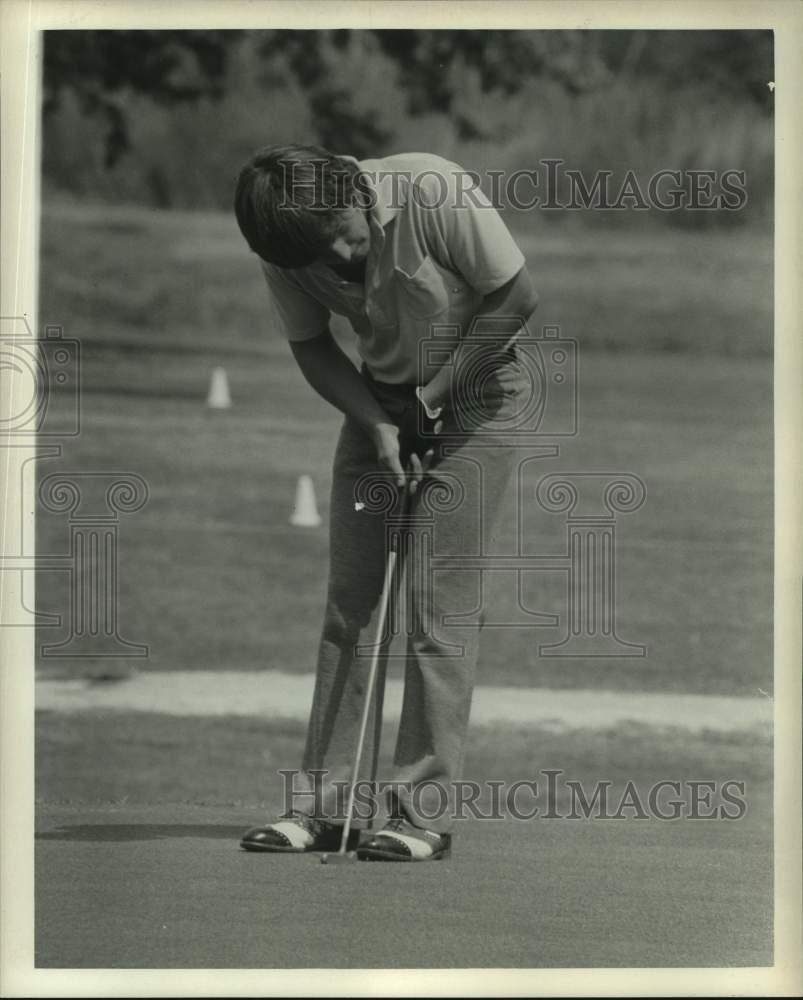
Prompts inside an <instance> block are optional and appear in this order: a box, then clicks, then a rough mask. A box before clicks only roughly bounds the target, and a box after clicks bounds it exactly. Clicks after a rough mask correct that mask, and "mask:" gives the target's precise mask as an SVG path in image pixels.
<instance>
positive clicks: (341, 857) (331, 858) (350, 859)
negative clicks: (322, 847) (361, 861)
mask: <svg viewBox="0 0 803 1000" xmlns="http://www.w3.org/2000/svg"><path fill="white" fill-rule="evenodd" d="M356 861H357V855H356V854H355V852H354V851H346V853H345V854H341V853H340V851H338V852H337V853H336V854H322V855H321V864H322V865H352V864H355V863H356Z"/></svg>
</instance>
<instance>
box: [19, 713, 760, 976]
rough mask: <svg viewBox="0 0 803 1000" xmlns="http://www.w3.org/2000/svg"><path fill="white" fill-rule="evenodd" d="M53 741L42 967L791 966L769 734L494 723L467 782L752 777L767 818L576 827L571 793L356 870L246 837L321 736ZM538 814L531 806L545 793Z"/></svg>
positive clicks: (615, 791)
mask: <svg viewBox="0 0 803 1000" xmlns="http://www.w3.org/2000/svg"><path fill="white" fill-rule="evenodd" d="M37 740H38V749H37V796H38V800H39V806H38V809H37V815H38V818H37V845H36V864H37V880H36V886H37V906H36V919H37V924H36V956H37V965H39V966H41V967H46V968H64V967H71V966H72V967H78V968H91V967H100V968H153V967H168V968H277V967H278V968H350V967H358V968H359V967H368V968H377V967H382V968H405V967H421V968H432V967H436V968H450V967H454V968H495V967H496V968H499V967H509V968H520V967H530V968H548V967H553V968H561V967H570V966H579V967H588V968H591V967H601V968H616V967H627V966H632V967H650V966H652V967H680V966H692V967H694V966H700V967H703V966H718V965H723V966H761V965H768V964H771V962H772V923H771V921H772V859H771V824H770V805H771V780H770V778H769V774H770V757H771V748H770V746H769V744H768V742H767V740H766V739H765V738H763V737H759V736H756V737H747V736H745V735H743V734H742V735H734V736H732V737H725V736H719V737H718V736H715V735H712V734H700V735H697V736H691V735H690V734H688V733H685V732H684V733H680V732H677V731H673V730H672V729H671V728H668V729H666V730H665V731H659V730H653V729H651V730H642V729H639V728H638V727H631V728H630V729H629V730H628V731H621V730H617V731H611V732H600V733H583V732H576V731H573V732H563V733H561V732H544V731H540V732H539V731H529V730H524V729H516V730H515V731H510V730H509V728H507V727H505V728H502V727H498V728H485V727H474V729H473V731H472V738H471V740H470V743H469V749H468V757H467V760H466V768H465V775H466V777H471V778H473V779H475V780H477V781H485V780H488V779H491V778H494V779H498V780H503V781H506V782H507V784H508V787H509V786H510V783H511V782H512V781H513V780H515V779H527V780H533V779H536V780H538V781H539V782H541V785H542V787H543V781H544V778H543V775H542V773H541V772H543V771H544V770H546V769H559V770H561V771H562V772H563V777H564V778H565V779H572V780H574V781H580V782H582V784H583V787H584V789H585V791H586V793H587V795H588V796H589V798H590V795H591V790H592V788H593V785H594V783H595V782H597V781H604V780H607V781H609V782H611V784H612V791H611V795H610V800H611V801H612V802H617V801H619V798H620V796H621V795H622V791H623V788H624V785H625V783H626V782H627V781H628V780H629V781H633V782H634V784H635V786H636V788H637V789H638V796H639V799H640V800H641V801H643V802H644V803H647V802H648V794H649V788H650V787H651V786H652V785H653V784H654V783H655V782H656V781H659V780H661V779H671V780H676V781H680V782H689V781H693V780H697V781H714V782H722V781H724V780H727V779H736V780H739V781H744V782H745V792H744V800H745V802H746V803H747V811H746V813H745V814H744V816H742V818H741V819H738V820H730V821H729V820H724V819H719V820H711V819H709V820H704V819H696V820H695V819H690V818H688V813H686V818H681V819H677V820H672V821H662V820H660V819H656V818H655V816H649V817H647V818H642V819H637V818H635V813H634V811H633V810H630V809H628V810H625V811H624V813H623V818H620V819H603V818H600V817H599V816H596V817H594V818H591V819H574V820H572V819H568V818H565V817H566V816H567V815H568V814H569V813H570V811H571V810H570V808H568V803H567V802H566V797H565V795H563V796H561V795H560V794H559V796H558V798H557V801H556V802H555V809H554V813H555V814H556V817H563V818H551V819H550V818H548V817H547V816H546V815H544V810H542V815H540V816H538V817H535V818H533V819H522V820H515V819H513V818H510V816H508V818H506V819H504V820H493V821H486V822H482V821H480V820H476V819H474V820H472V819H469V820H466V821H464V822H459V823H457V824H456V830H455V846H454V851H453V855H452V858H451V859H450V860H448V861H444V862H440V863H438V864H433V865H422V866H418V865H365V864H360V865H356V866H351V867H349V868H340V869H337V868H325V867H323V866H322V865H320V864H319V863H318V858H317V857H316V856H309V855H307V856H300V857H288V856H275V855H274V856H270V855H254V854H247V853H245V852H242V851H239V850H238V846H237V843H238V840H239V837H240V836H241V834H242V833H243V831H244V830H245V829H246V828H247V827H249V826H252V825H254V824H257V823H260V822H264V820H265V817H266V815H268V814H269V813H270V814H272V813H273V810H274V809H276V808H277V807H278V805H279V802H278V795H277V792H278V789H277V785H276V774H275V769H276V768H277V767H282V766H293V763H294V761H296V760H297V759H298V756H299V754H300V750H301V744H302V740H303V727H302V726H300V725H297V724H275V725H273V726H271V727H266V726H265V725H264V724H263V723H262V722H261V721H258V720H250V719H214V720H209V719H203V720H202V719H191V718H186V719H170V718H165V717H162V716H148V715H144V714H138V715H135V716H129V715H125V714H119V715H118V714H111V715H108V716H99V715H90V714H86V715H83V716H82V715H74V716H68V717H63V716H58V715H51V714H44V715H42V716H41V717H40V718H39V724H38V726H37ZM390 742H391V741H390V740H386V749H387V745H389V744H390ZM380 773H383V774H387V773H388V771H387V769H386V768H384V767H383V768H382V771H381V772H380ZM562 780H563V779H561V781H562ZM684 787H685V788H686V791H684V793H683V795H682V798H683V799H684V800H685V801H687V802H688V794H689V793H688V785H686V786H684ZM669 797H670V798H672V797H673V796H671V795H670V796H669ZM715 801H716V796H715ZM662 803H663V805H662V808H664V809H665V808H666V800H662ZM519 805H520V807H521V808H522V809H524V810H528V809H529V807H530V799H528V798H527V796H523V797H522V798H521V800H520V802H519ZM481 808H482V811H483V812H487V806H486V805H482V806H481ZM706 811H709V810H706V809H702V810H701V812H706Z"/></svg>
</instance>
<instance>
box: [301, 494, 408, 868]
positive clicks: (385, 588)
mask: <svg viewBox="0 0 803 1000" xmlns="http://www.w3.org/2000/svg"><path fill="white" fill-rule="evenodd" d="M409 502H410V489H409V486H408V485H407V484H405V486H404V490H403V492H402V499H401V513H402V519H404V517H405V515H406V514H407V510H408V506H409ZM399 537H400V536H399V532H394V533H393V534H392V536H391V540H390V546H389V551H388V561H387V565H386V566H385V579H384V582H383V584H382V595H381V597H380V599H379V619H378V621H377V623H376V637H375V640H374V650H373V653H372V656H371V665H370V668H369V670H368V683H367V685H366V688H365V700H364V702H363V706H362V717H361V719H360V733H359V737H358V739H357V749H356V751H355V753H354V768H353V770H352V775H351V788H350V789H349V797H348V803H347V805H346V821H345V823H344V824H343V833H342V836H341V838H340V848H339V850H338V851H337V853H336V854H324V855H322V856H321V864H324V865H342V864H351V863H352V862H355V861H356V860H357V855H356V854H355V852H354V851H347V850H346V845H347V844H348V840H349V834H350V832H351V822H352V818H353V815H354V797H355V791H356V786H357V781H358V779H359V773H360V764H361V762H362V753H363V745H364V743H365V733H366V730H367V728H368V716H369V714H370V711H371V699H372V697H373V694H374V689H375V688H377V677H378V674H379V657H380V652H381V645H382V636H383V634H384V631H385V622H386V620H387V615H388V606H389V604H390V599H391V594H392V593H393V592H394V580H395V578H396V563H397V561H398V557H399ZM384 687H385V677H384V671H383V673H382V677H381V680H380V683H379V686H378V688H377V704H376V733H377V739H375V741H374V743H375V745H374V760H373V767H372V775H371V781H372V783H373V781H375V780H376V767H377V763H378V758H379V747H378V745H377V744H378V734H379V731H380V727H381V725H382V709H383V703H384Z"/></svg>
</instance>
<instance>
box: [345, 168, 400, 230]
mask: <svg viewBox="0 0 803 1000" xmlns="http://www.w3.org/2000/svg"><path fill="white" fill-rule="evenodd" d="M340 159H341V160H347V161H348V162H349V163H353V164H355V165H356V166H358V167H359V168H360V171H361V172H362V179H363V182H364V183H365V185H366V187H367V188H368V190H369V191H370V192H371V215H370V217H371V221H372V223H373V222H376V223H378V225H379V226H380V227H381V228H382V229H384V228H385V226H387V224H388V223H389V222H391V221H392V220H393V219H395V218H396V216H397V215H398V214H399V212H400V211H401V209H402V207H403V206H404V204H405V202H406V200H407V184H406V183H405V181H404V175H403V174H402V175H399V174H394V172H393V171H390V170H383V168H382V164H383V161H382V160H357V159H355V158H354V157H353V156H343V155H341V156H340Z"/></svg>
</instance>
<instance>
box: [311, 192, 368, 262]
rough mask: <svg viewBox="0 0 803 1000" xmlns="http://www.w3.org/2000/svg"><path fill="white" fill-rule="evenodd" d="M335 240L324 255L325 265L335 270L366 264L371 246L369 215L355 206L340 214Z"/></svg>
mask: <svg viewBox="0 0 803 1000" xmlns="http://www.w3.org/2000/svg"><path fill="white" fill-rule="evenodd" d="M338 222H339V225H338V228H337V231H336V234H335V238H334V240H333V241H332V243H331V244H330V245H329V248H328V250H327V251H326V253H325V254H324V255H323V257H322V259H323V261H324V263H326V264H329V265H330V266H331V267H334V268H336V269H337V268H343V267H346V268H349V267H351V268H355V267H359V266H362V265H364V264H365V260H366V258H367V257H368V250H369V248H370V246H371V230H370V228H369V226H368V215H367V213H366V212H365V211H364V210H363V209H361V208H357V207H355V206H352V207H350V208H346V209H343V211H342V212H340V213H338Z"/></svg>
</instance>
